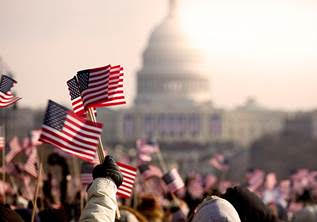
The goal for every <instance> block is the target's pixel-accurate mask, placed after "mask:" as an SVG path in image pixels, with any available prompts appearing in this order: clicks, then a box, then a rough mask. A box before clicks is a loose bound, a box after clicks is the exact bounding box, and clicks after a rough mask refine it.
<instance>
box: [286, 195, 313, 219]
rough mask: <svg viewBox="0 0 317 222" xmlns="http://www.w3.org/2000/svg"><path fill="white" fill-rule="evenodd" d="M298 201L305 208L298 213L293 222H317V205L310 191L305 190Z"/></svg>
mask: <svg viewBox="0 0 317 222" xmlns="http://www.w3.org/2000/svg"><path fill="white" fill-rule="evenodd" d="M298 201H299V202H302V203H303V206H304V208H303V209H301V210H300V211H298V212H297V213H296V214H295V215H294V217H293V219H292V222H313V221H314V222H315V221H317V204H316V201H315V200H314V198H313V196H312V192H311V191H310V190H304V192H303V194H302V195H300V196H299V197H298Z"/></svg>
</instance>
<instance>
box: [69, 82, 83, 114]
mask: <svg viewBox="0 0 317 222" xmlns="http://www.w3.org/2000/svg"><path fill="white" fill-rule="evenodd" d="M67 86H68V91H69V94H70V99H71V101H72V107H73V112H74V113H76V114H77V115H78V116H82V117H84V116H85V115H86V112H85V107H84V103H83V99H82V98H81V95H80V91H79V85H78V82H77V79H76V76H74V77H73V78H72V79H70V80H68V81H67Z"/></svg>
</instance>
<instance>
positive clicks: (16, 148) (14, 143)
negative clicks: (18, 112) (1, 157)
mask: <svg viewBox="0 0 317 222" xmlns="http://www.w3.org/2000/svg"><path fill="white" fill-rule="evenodd" d="M9 147H10V150H9V152H8V153H7V154H6V157H5V160H6V162H7V163H9V162H10V161H11V160H13V158H14V157H15V156H16V155H17V154H18V153H20V152H21V151H22V150H23V148H22V146H21V144H20V142H19V139H18V137H17V136H15V137H13V138H12V140H11V141H10V143H9Z"/></svg>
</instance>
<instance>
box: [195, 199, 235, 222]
mask: <svg viewBox="0 0 317 222" xmlns="http://www.w3.org/2000/svg"><path fill="white" fill-rule="evenodd" d="M189 221H190V222H240V221H241V220H240V218H239V215H238V212H237V211H236V210H235V208H234V207H233V206H232V204H230V203H229V202H228V201H227V200H225V199H223V198H220V197H218V196H208V197H206V198H205V199H204V200H203V201H202V202H201V203H200V204H199V205H198V206H197V208H196V209H195V211H194V212H193V213H192V215H191V216H190V217H189Z"/></svg>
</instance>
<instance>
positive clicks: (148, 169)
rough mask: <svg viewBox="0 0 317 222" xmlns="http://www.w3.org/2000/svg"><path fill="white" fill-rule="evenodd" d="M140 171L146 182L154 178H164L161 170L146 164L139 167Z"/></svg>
mask: <svg viewBox="0 0 317 222" xmlns="http://www.w3.org/2000/svg"><path fill="white" fill-rule="evenodd" d="M138 170H139V172H140V174H141V175H142V177H143V178H144V180H147V179H150V178H152V177H159V178H161V177H162V176H163V173H162V171H161V170H160V168H158V167H156V166H153V165H150V164H146V163H145V164H141V165H140V166H138Z"/></svg>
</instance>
